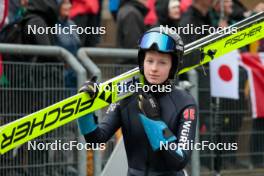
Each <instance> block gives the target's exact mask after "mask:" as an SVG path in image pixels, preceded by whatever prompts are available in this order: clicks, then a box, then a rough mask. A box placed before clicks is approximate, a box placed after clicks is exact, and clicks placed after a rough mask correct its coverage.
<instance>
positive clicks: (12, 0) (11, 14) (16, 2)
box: [8, 0, 29, 23]
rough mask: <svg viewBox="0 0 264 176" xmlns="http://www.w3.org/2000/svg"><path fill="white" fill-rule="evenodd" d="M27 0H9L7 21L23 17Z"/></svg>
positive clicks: (10, 21)
mask: <svg viewBox="0 0 264 176" xmlns="http://www.w3.org/2000/svg"><path fill="white" fill-rule="evenodd" d="M28 3H29V0H9V11H8V23H12V22H14V21H16V20H18V19H19V18H21V17H23V16H24V14H25V13H26V8H27V6H28Z"/></svg>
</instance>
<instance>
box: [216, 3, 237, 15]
mask: <svg viewBox="0 0 264 176" xmlns="http://www.w3.org/2000/svg"><path fill="white" fill-rule="evenodd" d="M221 3H222V2H221V1H220V0H219V1H218V2H217V4H216V6H215V9H216V11H217V12H221ZM223 3H224V13H225V15H230V14H232V12H233V8H232V6H233V1H232V0H224V2H223Z"/></svg>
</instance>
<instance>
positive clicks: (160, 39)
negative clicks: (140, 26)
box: [139, 32, 176, 52]
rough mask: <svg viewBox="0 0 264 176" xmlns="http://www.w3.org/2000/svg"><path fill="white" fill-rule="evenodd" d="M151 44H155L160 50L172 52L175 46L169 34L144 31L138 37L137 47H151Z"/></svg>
mask: <svg viewBox="0 0 264 176" xmlns="http://www.w3.org/2000/svg"><path fill="white" fill-rule="evenodd" d="M153 44H156V45H157V47H158V49H159V51H161V52H173V51H175V48H176V46H175V42H174V40H173V39H172V38H171V37H170V36H168V35H166V34H162V33H159V32H149V33H146V34H145V35H144V36H143V37H142V38H141V39H140V42H139V47H140V48H141V49H151V47H152V46H153Z"/></svg>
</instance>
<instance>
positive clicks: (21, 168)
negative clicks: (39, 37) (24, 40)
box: [0, 44, 86, 176]
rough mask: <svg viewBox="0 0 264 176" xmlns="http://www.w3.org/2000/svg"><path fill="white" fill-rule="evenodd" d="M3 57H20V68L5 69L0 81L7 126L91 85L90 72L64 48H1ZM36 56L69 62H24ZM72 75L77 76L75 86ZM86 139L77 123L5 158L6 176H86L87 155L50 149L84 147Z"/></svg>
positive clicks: (1, 162) (1, 169) (2, 170)
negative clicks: (50, 147)
mask: <svg viewBox="0 0 264 176" xmlns="http://www.w3.org/2000/svg"><path fill="white" fill-rule="evenodd" d="M0 53H5V54H8V56H10V55H12V57H13V58H14V57H16V59H15V60H16V62H4V63H3V73H2V75H0V76H1V83H0V103H1V105H0V117H1V119H0V125H1V126H2V125H4V124H7V123H8V122H11V121H13V120H15V119H17V118H21V117H23V116H25V115H28V114H30V113H33V112H36V111H37V110H39V109H42V108H44V107H47V106H49V105H51V104H53V103H55V102H58V101H60V100H62V99H65V98H66V97H69V96H71V95H72V94H75V93H76V87H77V86H79V85H81V84H82V83H83V82H84V81H85V79H86V71H85V70H84V68H83V67H82V66H81V65H80V64H79V63H78V61H77V60H76V58H74V57H73V56H72V55H71V54H70V53H68V52H67V51H66V50H64V49H62V48H59V47H47V46H28V45H8V44H0ZM18 54H19V55H18ZM21 55H23V56H24V57H23V56H21ZM25 55H26V57H25ZM29 55H30V56H29ZM32 55H33V56H39V55H40V56H45V57H46V58H51V57H59V58H60V59H63V60H65V61H66V62H65V63H64V62H60V63H55V62H53V63H47V62H43V63H31V62H18V61H19V60H20V59H21V57H23V58H31V57H32ZM74 73H75V74H74ZM66 75H68V76H66ZM69 75H72V76H73V77H72V79H70V80H69V78H71V77H69ZM72 81H73V82H72ZM72 83H73V84H72ZM80 139H81V138H79V131H78V128H77V126H76V122H71V123H69V124H67V125H65V126H63V127H61V128H58V129H56V130H54V131H52V132H49V133H47V134H46V135H43V136H40V137H38V138H36V139H35V140H33V141H30V142H28V143H27V144H24V145H21V146H20V147H18V148H16V149H14V150H11V151H10V152H8V153H6V154H4V155H1V156H0V175H14V176H17V175H27V176H28V175H29V176H31V175H32V176H35V175H40V176H42V175H43V176H44V175H49V176H53V175H54V176H55V175H73V176H74V175H76V176H77V175H82V176H84V175H86V156H85V153H86V151H85V150H82V151H77V150H76V149H73V150H67V151H63V150H60V149H58V148H57V147H55V148H57V149H58V150H46V149H45V146H46V144H47V143H57V146H59V145H60V144H63V143H69V142H70V141H75V142H76V143H77V142H82V141H81V140H80ZM30 144H31V145H30ZM55 145H56V144H55ZM36 146H38V148H37V149H35V148H34V147H36ZM28 147H30V149H29V148H28Z"/></svg>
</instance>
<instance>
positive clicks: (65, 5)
mask: <svg viewBox="0 0 264 176" xmlns="http://www.w3.org/2000/svg"><path fill="white" fill-rule="evenodd" d="M71 7H72V5H71V2H70V1H69V0H62V1H61V3H60V4H59V11H60V15H59V21H58V23H57V24H60V25H61V27H62V28H65V27H70V26H71V25H74V22H73V21H72V20H70V19H69V14H70V10H71ZM55 41H56V45H58V46H61V47H63V48H65V49H67V50H68V51H70V52H71V53H72V54H73V55H75V56H76V55H77V51H78V49H79V48H80V45H81V43H80V38H79V36H78V34H77V33H69V34H64V33H61V34H57V35H56V40H55ZM64 81H65V87H67V88H76V87H77V77H76V74H75V72H74V70H72V69H71V68H70V67H69V66H68V65H67V64H66V65H65V71H64ZM75 93H76V92H75V91H73V93H72V94H75Z"/></svg>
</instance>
